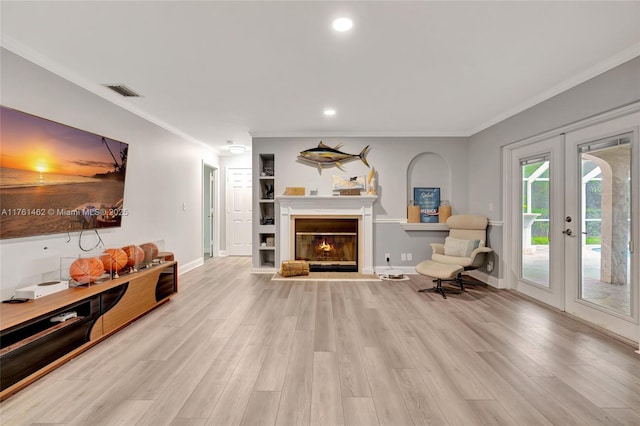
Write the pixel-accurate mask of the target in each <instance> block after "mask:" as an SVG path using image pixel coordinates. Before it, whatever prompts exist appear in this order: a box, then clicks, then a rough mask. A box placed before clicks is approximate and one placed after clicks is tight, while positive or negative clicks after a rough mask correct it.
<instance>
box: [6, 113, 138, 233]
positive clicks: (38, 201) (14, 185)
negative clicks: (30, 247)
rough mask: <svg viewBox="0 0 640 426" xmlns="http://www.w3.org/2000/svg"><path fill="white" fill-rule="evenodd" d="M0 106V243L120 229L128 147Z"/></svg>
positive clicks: (124, 213) (123, 210) (122, 143)
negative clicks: (32, 237) (50, 235)
mask: <svg viewBox="0 0 640 426" xmlns="http://www.w3.org/2000/svg"><path fill="white" fill-rule="evenodd" d="M0 108H1V110H0V239H8V238H20V237H29V236H36V235H47V234H57V233H67V232H73V231H82V230H86V229H97V228H112V227H119V226H122V218H123V216H126V214H127V210H126V209H125V208H124V186H125V177H126V172H127V155H128V150H129V145H128V144H126V143H124V142H119V141H116V140H113V139H109V138H107V137H104V136H100V135H96V134H94V133H90V132H86V131H84V130H80V129H76V128H73V127H70V126H66V125H64V124H60V123H56V122H54V121H51V120H47V119H44V118H41V117H37V116H35V115H31V114H27V113H25V112H22V111H18V110H15V109H11V108H7V107H4V106H1V107H0Z"/></svg>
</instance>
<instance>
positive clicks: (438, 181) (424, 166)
mask: <svg viewBox="0 0 640 426" xmlns="http://www.w3.org/2000/svg"><path fill="white" fill-rule="evenodd" d="M416 187H419V188H440V200H452V198H453V194H452V193H451V168H450V167H449V164H448V163H447V161H446V160H445V159H444V158H442V157H441V156H440V155H438V154H436V153H435V152H423V153H421V154H418V155H416V156H415V157H413V159H412V160H411V162H410V163H409V167H408V168H407V204H409V201H410V200H413V188H416ZM454 201H455V200H454ZM452 204H453V203H452Z"/></svg>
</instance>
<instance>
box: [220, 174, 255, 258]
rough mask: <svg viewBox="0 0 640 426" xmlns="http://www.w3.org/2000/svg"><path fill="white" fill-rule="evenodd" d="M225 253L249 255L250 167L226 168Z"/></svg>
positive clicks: (250, 228)
mask: <svg viewBox="0 0 640 426" xmlns="http://www.w3.org/2000/svg"><path fill="white" fill-rule="evenodd" d="M226 194H227V195H226V202H227V253H228V254H229V255H232V256H251V230H252V224H251V216H252V210H251V204H252V203H251V169H250V168H229V169H227V190H226Z"/></svg>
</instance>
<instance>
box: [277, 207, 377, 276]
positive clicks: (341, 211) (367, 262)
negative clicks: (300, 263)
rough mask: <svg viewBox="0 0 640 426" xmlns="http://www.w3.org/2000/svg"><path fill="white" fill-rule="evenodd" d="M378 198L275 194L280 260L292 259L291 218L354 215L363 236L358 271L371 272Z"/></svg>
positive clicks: (278, 262) (278, 260) (278, 261)
mask: <svg viewBox="0 0 640 426" xmlns="http://www.w3.org/2000/svg"><path fill="white" fill-rule="evenodd" d="M377 199H378V197H377V196H376V195H360V196H357V195H351V196H348V195H344V196H332V195H308V196H293V195H276V203H277V204H278V207H279V214H278V223H277V227H278V229H279V231H278V238H277V244H278V245H279V247H278V248H279V249H278V250H276V252H277V253H279V256H280V259H277V263H276V264H277V265H279V264H280V262H282V261H283V260H290V259H291V244H292V240H293V237H292V235H291V233H292V229H291V217H292V216H295V217H303V216H316V217H317V216H357V217H358V218H359V219H360V220H361V225H362V228H361V229H362V239H361V240H360V241H361V246H360V247H359V250H362V253H363V255H364V256H363V258H362V265H361V266H360V268H359V269H360V272H362V273H363V274H372V273H373V203H374V202H375V201H376V200H377Z"/></svg>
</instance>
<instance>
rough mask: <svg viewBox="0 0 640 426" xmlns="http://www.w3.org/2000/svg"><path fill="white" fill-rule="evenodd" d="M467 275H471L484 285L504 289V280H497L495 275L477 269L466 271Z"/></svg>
mask: <svg viewBox="0 0 640 426" xmlns="http://www.w3.org/2000/svg"><path fill="white" fill-rule="evenodd" d="M464 274H465V275H469V276H471V277H473V278H475V279H478V280H480V281H482V282H483V283H487V284H488V285H490V286H491V287H495V288H504V287H502V280H501V279H500V278H496V277H494V276H493V275H489V274H487V273H486V272H482V271H479V270H477V269H475V270H472V271H465V272H464Z"/></svg>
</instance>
